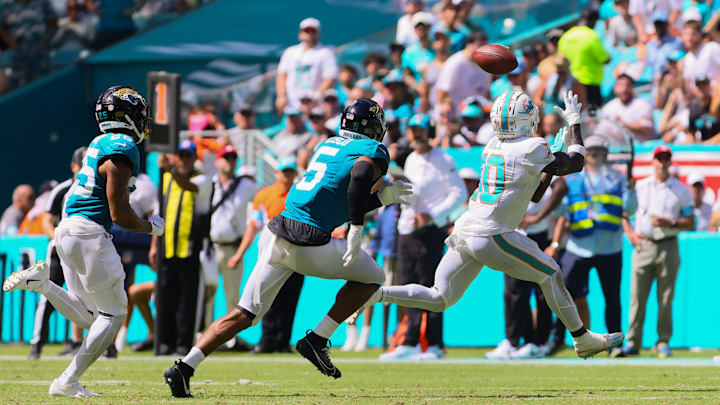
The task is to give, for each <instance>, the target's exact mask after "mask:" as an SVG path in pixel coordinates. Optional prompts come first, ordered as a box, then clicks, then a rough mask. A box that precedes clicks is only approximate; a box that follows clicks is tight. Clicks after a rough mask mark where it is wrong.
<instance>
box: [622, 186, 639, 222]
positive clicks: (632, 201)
mask: <svg viewBox="0 0 720 405" xmlns="http://www.w3.org/2000/svg"><path fill="white" fill-rule="evenodd" d="M637 206H638V202H637V193H636V192H635V190H629V189H626V190H625V191H623V211H624V212H625V213H626V214H627V215H628V217H631V216H633V215H635V211H637Z"/></svg>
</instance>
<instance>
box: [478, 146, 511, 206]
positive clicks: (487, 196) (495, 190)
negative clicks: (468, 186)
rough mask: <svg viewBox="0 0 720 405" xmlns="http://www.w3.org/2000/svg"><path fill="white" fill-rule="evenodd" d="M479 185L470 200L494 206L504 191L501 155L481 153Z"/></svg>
mask: <svg viewBox="0 0 720 405" xmlns="http://www.w3.org/2000/svg"><path fill="white" fill-rule="evenodd" d="M480 171H481V173H480V185H479V186H478V188H477V190H475V192H474V193H473V195H472V197H471V199H472V200H473V201H479V202H481V203H483V204H488V205H495V204H497V203H498V202H499V201H500V197H501V196H502V193H503V191H504V190H505V158H504V157H503V156H502V155H490V154H487V153H483V155H482V156H481V157H480Z"/></svg>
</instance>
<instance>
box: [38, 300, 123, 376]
mask: <svg viewBox="0 0 720 405" xmlns="http://www.w3.org/2000/svg"><path fill="white" fill-rule="evenodd" d="M51 302H52V301H51ZM124 320H125V314H122V315H117V316H112V315H102V314H101V315H99V316H98V317H97V319H95V322H93V324H92V325H91V326H90V330H88V333H87V336H85V339H83V342H82V344H81V345H80V349H78V352H77V354H76V355H75V357H74V358H73V360H72V362H70V365H69V366H68V367H67V368H66V369H65V371H63V373H62V375H60V377H59V378H58V381H59V382H60V383H61V384H72V383H75V382H77V381H78V380H79V379H80V377H81V376H82V375H83V373H84V372H85V370H87V369H88V367H90V365H91V364H92V363H94V362H95V360H97V358H98V357H100V355H101V354H103V352H104V351H105V349H107V348H108V346H110V343H112V341H113V339H114V338H115V334H116V333H117V331H118V330H119V329H120V327H121V326H122V324H123V321H124Z"/></svg>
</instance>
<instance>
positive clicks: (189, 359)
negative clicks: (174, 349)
mask: <svg viewBox="0 0 720 405" xmlns="http://www.w3.org/2000/svg"><path fill="white" fill-rule="evenodd" d="M203 360H205V353H203V352H202V350H200V349H198V348H197V347H195V346H193V347H192V349H190V353H188V354H187V355H185V358H184V359H182V362H183V363H185V364H187V365H188V366H190V367H192V368H193V370H196V369H197V368H198V366H199V365H200V363H202V361H203Z"/></svg>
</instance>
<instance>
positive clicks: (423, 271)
mask: <svg viewBox="0 0 720 405" xmlns="http://www.w3.org/2000/svg"><path fill="white" fill-rule="evenodd" d="M429 130H430V117H429V116H428V115H427V114H416V115H414V116H412V117H411V118H410V120H409V121H408V131H407V133H408V137H409V139H410V145H411V147H412V149H413V152H412V153H410V155H409V156H408V157H407V159H406V160H405V166H404V168H403V170H404V172H405V176H406V177H407V179H408V180H409V181H410V182H412V184H413V195H412V198H411V200H410V204H409V205H406V206H403V207H402V212H401V213H400V218H399V219H398V233H399V236H398V242H397V243H398V270H399V282H400V284H409V283H417V284H421V285H425V286H431V285H432V284H433V282H434V278H435V269H436V267H437V265H438V264H439V263H440V259H441V258H442V254H443V250H444V244H443V242H444V240H445V238H446V237H447V234H448V233H447V226H448V225H450V218H451V216H452V214H453V213H454V212H455V211H457V210H458V209H460V207H461V206H462V203H463V202H464V201H465V199H466V198H467V197H466V196H467V192H466V190H465V184H464V183H463V180H462V179H461V178H460V175H459V173H458V171H457V168H456V166H455V161H454V160H453V159H452V158H451V157H450V156H449V155H448V154H446V153H445V152H443V151H442V150H440V149H438V148H433V147H432V146H431V145H430V143H429V136H428V134H429ZM425 313H427V321H426V331H425V337H426V339H427V342H428V348H427V350H426V352H425V353H421V352H420V349H419V339H420V325H421V323H422V319H423V314H425ZM407 316H408V329H407V332H406V333H405V340H404V342H403V344H402V345H400V346H397V347H396V348H395V350H394V351H392V352H390V353H386V354H383V355H382V356H381V357H380V358H381V359H387V360H390V359H407V358H416V359H419V358H422V359H437V358H441V357H443V342H442V319H443V318H442V313H441V312H428V311H424V310H421V309H415V308H408V309H407Z"/></svg>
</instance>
